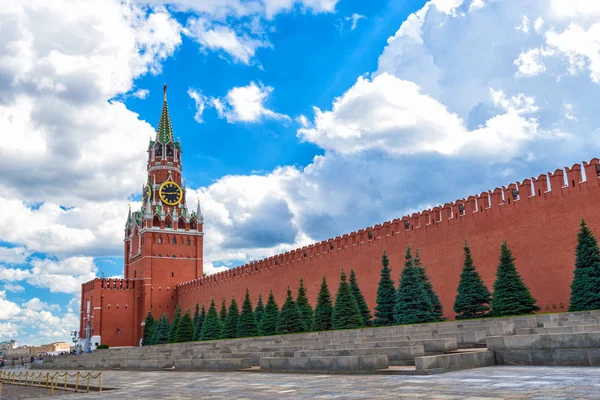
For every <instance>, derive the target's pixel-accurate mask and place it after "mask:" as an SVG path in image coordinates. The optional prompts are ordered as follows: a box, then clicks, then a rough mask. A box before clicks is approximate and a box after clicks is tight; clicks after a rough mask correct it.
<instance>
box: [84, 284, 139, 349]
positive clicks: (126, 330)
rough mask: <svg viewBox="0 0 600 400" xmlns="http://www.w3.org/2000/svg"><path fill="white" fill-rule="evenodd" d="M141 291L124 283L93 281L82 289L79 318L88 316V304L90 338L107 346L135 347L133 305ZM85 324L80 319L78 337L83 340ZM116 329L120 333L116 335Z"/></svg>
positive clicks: (132, 285)
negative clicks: (80, 314)
mask: <svg viewBox="0 0 600 400" xmlns="http://www.w3.org/2000/svg"><path fill="white" fill-rule="evenodd" d="M139 291H140V288H139V287H134V282H133V281H130V280H126V279H105V280H102V279H95V280H93V281H91V282H87V283H85V284H84V285H83V287H82V302H81V312H82V316H85V315H86V314H87V302H88V300H89V301H90V302H91V306H90V315H91V316H92V318H91V326H92V336H95V335H100V336H101V341H102V343H104V344H109V345H110V346H112V347H114V346H130V345H132V344H133V343H134V340H135V336H134V328H135V327H134V321H135V319H134V310H135V308H136V305H135V304H134V301H135V298H136V293H139ZM85 323H86V321H85V320H84V319H83V318H81V320H80V332H81V337H85ZM117 329H118V330H119V331H118V332H117Z"/></svg>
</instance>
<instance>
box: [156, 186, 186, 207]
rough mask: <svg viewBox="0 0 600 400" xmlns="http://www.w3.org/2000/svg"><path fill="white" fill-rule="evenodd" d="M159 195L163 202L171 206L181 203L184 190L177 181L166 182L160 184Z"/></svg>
mask: <svg viewBox="0 0 600 400" xmlns="http://www.w3.org/2000/svg"><path fill="white" fill-rule="evenodd" d="M158 195H159V196H160V199H161V200H162V202H163V203H165V204H166V205H169V206H174V205H177V204H179V202H180V201H181V197H182V195H183V191H182V190H181V187H179V185H178V184H176V183H175V182H165V183H163V184H162V185H160V189H159V190H158Z"/></svg>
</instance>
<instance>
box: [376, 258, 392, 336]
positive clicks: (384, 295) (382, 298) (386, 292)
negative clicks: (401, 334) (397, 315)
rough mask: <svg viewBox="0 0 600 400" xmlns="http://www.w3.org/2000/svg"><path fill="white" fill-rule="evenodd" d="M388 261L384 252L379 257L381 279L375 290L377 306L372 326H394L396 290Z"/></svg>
mask: <svg viewBox="0 0 600 400" xmlns="http://www.w3.org/2000/svg"><path fill="white" fill-rule="evenodd" d="M389 263H390V261H389V259H388V256H387V254H386V253H385V250H384V251H383V256H382V257H381V265H383V268H382V269H381V278H380V279H379V287H378V288H377V305H376V306H375V319H374V320H373V325H374V326H388V325H393V324H394V306H395V304H396V289H395V288H394V281H393V280H392V277H391V270H390V268H389V267H388V265H389Z"/></svg>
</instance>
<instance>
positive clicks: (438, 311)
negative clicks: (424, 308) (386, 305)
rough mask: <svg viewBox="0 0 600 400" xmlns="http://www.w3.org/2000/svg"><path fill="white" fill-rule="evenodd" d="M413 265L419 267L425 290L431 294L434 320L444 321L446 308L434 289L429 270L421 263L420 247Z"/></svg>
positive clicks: (428, 294)
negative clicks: (428, 273) (428, 274)
mask: <svg viewBox="0 0 600 400" xmlns="http://www.w3.org/2000/svg"><path fill="white" fill-rule="evenodd" d="M413 265H414V266H415V268H417V269H418V272H419V275H420V276H421V280H422V281H423V286H424V287H425V291H426V292H427V296H429V300H430V301H431V307H432V312H433V315H434V321H443V320H444V319H445V318H444V308H443V307H442V302H441V301H440V298H439V297H438V295H437V294H436V293H435V291H434V290H433V284H432V283H431V281H430V280H429V276H427V271H425V267H424V266H423V265H422V264H421V257H420V256H419V249H417V251H416V252H415V258H414V259H413Z"/></svg>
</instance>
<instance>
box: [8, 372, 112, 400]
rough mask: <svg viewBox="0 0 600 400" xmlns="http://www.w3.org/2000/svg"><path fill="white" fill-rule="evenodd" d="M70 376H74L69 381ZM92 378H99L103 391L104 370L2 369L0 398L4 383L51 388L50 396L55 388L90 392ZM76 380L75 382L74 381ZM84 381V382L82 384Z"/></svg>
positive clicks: (99, 386)
mask: <svg viewBox="0 0 600 400" xmlns="http://www.w3.org/2000/svg"><path fill="white" fill-rule="evenodd" d="M69 378H74V379H72V380H71V381H69ZM92 379H97V380H98V386H97V390H98V391H99V392H101V391H102V372H98V373H97V374H95V375H94V374H92V373H91V372H88V373H86V374H82V373H81V372H75V373H74V374H70V373H68V372H63V373H60V372H55V373H54V374H51V373H49V372H47V373H42V372H40V373H38V374H36V373H35V372H31V371H25V372H23V371H21V372H18V373H17V372H11V371H0V398H1V396H2V384H4V383H6V384H11V385H21V386H30V387H39V388H45V389H49V390H50V396H54V390H56V389H58V390H70V391H74V392H89V391H90V383H91V380H92ZM73 380H74V382H73ZM82 381H83V384H82Z"/></svg>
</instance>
